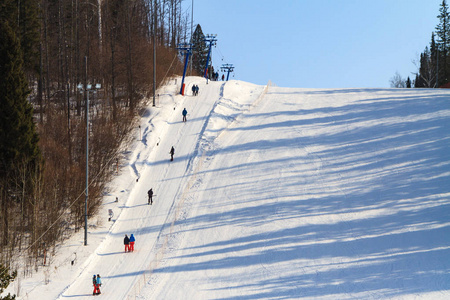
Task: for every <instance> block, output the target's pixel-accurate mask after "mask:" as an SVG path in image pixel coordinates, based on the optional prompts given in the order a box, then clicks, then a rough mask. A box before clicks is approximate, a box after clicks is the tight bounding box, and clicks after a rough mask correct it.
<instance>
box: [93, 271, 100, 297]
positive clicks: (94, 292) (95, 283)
mask: <svg viewBox="0 0 450 300" xmlns="http://www.w3.org/2000/svg"><path fill="white" fill-rule="evenodd" d="M92 284H93V285H94V291H93V292H92V295H98V294H99V293H100V289H99V287H98V284H97V276H95V275H94V277H92Z"/></svg>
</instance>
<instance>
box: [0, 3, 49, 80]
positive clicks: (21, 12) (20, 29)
mask: <svg viewBox="0 0 450 300" xmlns="http://www.w3.org/2000/svg"><path fill="white" fill-rule="evenodd" d="M3 2H4V3H3V4H2V6H1V7H0V20H7V21H8V24H9V26H10V27H11V29H12V30H13V31H14V33H15V35H16V36H17V38H18V39H19V41H20V48H21V51H22V54H23V61H24V64H23V68H24V71H25V72H26V73H27V74H33V73H34V74H36V73H37V70H38V58H39V55H38V48H39V28H40V23H39V19H38V12H39V1H36V0H21V1H15V0H4V1H3Z"/></svg>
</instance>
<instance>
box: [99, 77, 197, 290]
mask: <svg viewBox="0 0 450 300" xmlns="http://www.w3.org/2000/svg"><path fill="white" fill-rule="evenodd" d="M192 92H193V94H194V96H195V95H198V86H197V85H193V86H192ZM187 114H188V113H187V110H186V108H184V109H183V112H182V115H183V122H186V116H187ZM169 154H170V161H173V156H174V154H175V148H174V147H173V146H172V148H171V149H170V152H169ZM147 194H148V204H149V205H152V204H153V196H154V195H153V189H152V188H151V189H149V190H148V192H147ZM135 242H136V239H135V237H134V235H133V234H131V235H130V237H128V235H126V234H125V237H124V239H123V244H124V245H125V252H133V251H134V243H135ZM92 282H93V285H94V292H93V295H99V294H100V286H101V285H102V282H101V279H100V275H98V274H97V276H95V275H94V277H93V279H92Z"/></svg>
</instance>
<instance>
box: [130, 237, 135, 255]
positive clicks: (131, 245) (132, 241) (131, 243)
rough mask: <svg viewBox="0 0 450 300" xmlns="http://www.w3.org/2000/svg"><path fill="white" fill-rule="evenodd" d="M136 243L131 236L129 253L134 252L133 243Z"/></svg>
mask: <svg viewBox="0 0 450 300" xmlns="http://www.w3.org/2000/svg"><path fill="white" fill-rule="evenodd" d="M135 241H136V239H135V238H134V235H133V234H131V235H130V251H131V252H133V251H134V242H135Z"/></svg>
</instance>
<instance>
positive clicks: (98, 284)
mask: <svg viewBox="0 0 450 300" xmlns="http://www.w3.org/2000/svg"><path fill="white" fill-rule="evenodd" d="M101 286H102V279H101V278H100V275H99V274H97V295H100V294H101V293H102V292H100V287H101Z"/></svg>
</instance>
